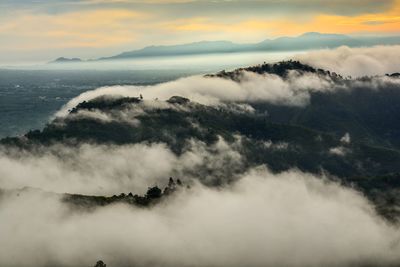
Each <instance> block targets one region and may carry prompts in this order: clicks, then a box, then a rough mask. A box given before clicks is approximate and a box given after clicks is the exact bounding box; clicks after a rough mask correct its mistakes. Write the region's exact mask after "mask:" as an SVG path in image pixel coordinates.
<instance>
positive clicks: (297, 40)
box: [52, 32, 400, 63]
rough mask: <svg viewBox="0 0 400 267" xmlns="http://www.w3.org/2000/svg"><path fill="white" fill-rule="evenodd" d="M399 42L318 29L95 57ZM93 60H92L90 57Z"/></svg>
mask: <svg viewBox="0 0 400 267" xmlns="http://www.w3.org/2000/svg"><path fill="white" fill-rule="evenodd" d="M393 44H400V36H384V37H351V36H347V35H343V34H324V33H318V32H309V33H304V34H302V35H300V36H297V37H280V38H277V39H267V40H264V41H262V42H260V43H253V44H236V43H233V42H229V41H202V42H196V43H189V44H182V45H170V46H148V47H145V48H143V49H140V50H133V51H127V52H123V53H121V54H118V55H115V56H111V57H102V58H99V59H95V60H94V61H96V60H101V61H103V60H120V59H132V58H144V57H165V56H180V55H199V54H212V53H237V52H257V51H274V52H277V51H296V50H310V49H323V48H335V47H339V46H342V45H346V46H349V47H360V46H373V45H393ZM80 61H81V60H80V59H76V58H73V59H66V58H59V59H57V60H55V61H52V63H66V62H80ZM91 61H92V60H91Z"/></svg>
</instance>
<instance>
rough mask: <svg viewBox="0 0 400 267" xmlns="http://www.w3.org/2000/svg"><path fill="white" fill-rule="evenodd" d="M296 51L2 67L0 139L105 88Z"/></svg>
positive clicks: (33, 126)
mask: <svg viewBox="0 0 400 267" xmlns="http://www.w3.org/2000/svg"><path fill="white" fill-rule="evenodd" d="M290 55H293V52H292V53H269V54H267V53H244V54H221V55H201V56H190V57H189V56H183V57H175V58H151V59H140V60H135V61H120V62H107V63H99V62H93V63H85V64H78V65H76V64H66V65H64V64H47V65H45V64H44V65H34V66H32V65H25V66H17V67H16V66H13V67H3V68H0V138H3V137H6V136H15V135H21V134H24V133H26V132H27V131H29V130H31V129H41V128H43V126H44V125H45V124H46V123H47V122H48V121H49V120H50V119H51V117H52V115H53V114H54V113H55V112H56V111H57V110H59V109H60V108H61V107H62V106H63V105H64V104H65V103H67V102H68V101H69V100H70V99H72V98H74V97H76V96H78V95H79V94H81V93H83V92H85V91H88V90H93V89H95V88H98V87H101V86H111V85H143V84H156V83H161V82H166V81H171V80H175V79H177V78H179V77H184V76H190V75H194V74H205V73H212V72H216V71H219V70H222V69H234V68H237V67H243V66H248V65H253V64H259V63H263V62H264V61H267V62H275V61H279V60H282V59H287V58H289V57H290Z"/></svg>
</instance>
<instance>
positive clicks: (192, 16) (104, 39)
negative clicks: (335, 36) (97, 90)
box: [0, 0, 400, 62]
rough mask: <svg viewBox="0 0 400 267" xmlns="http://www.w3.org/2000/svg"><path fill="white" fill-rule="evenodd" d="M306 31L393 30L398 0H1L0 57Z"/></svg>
mask: <svg viewBox="0 0 400 267" xmlns="http://www.w3.org/2000/svg"><path fill="white" fill-rule="evenodd" d="M310 31H312V32H322V33H342V34H349V35H396V34H398V33H399V32H400V0H379V1H373V0H362V1H361V0H0V62H22V61H26V62H30V61H32V62H33V61H46V60H50V59H54V58H56V57H60V56H65V57H82V58H85V59H87V58H96V57H102V56H112V55H115V54H118V53H120V52H123V51H129V50H134V49H139V48H142V47H144V46H148V45H168V44H180V43H189V42H196V41H202V40H230V41H233V42H238V43H251V42H259V41H262V40H265V39H268V38H276V37H280V36H296V35H300V34H302V33H304V32H310Z"/></svg>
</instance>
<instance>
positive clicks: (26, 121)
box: [0, 46, 400, 267]
mask: <svg viewBox="0 0 400 267" xmlns="http://www.w3.org/2000/svg"><path fill="white" fill-rule="evenodd" d="M102 64H103V63H65V65H64V64H56V65H54V64H47V65H42V66H34V67H32V66H31V67H29V68H23V67H19V68H13V69H11V68H4V69H2V70H0V77H1V78H0V93H1V96H2V97H1V100H0V112H1V114H2V116H1V117H0V119H1V120H0V126H1V129H0V138H2V139H1V140H0V218H1V219H0V237H1V238H0V248H1V249H0V266H27V267H33V266H93V264H94V263H96V262H97V261H98V260H102V261H104V262H106V263H107V266H167V267H168V266H171V267H172V266H199V267H200V266H221V267H225V266H238V267H239V266H287V267H306V266H307V267H309V266H315V267H317V266H332V267H334V266H398V264H399V263H400V228H399V225H400V224H399V222H400V197H399V196H400V195H399V194H400V182H399V181H400V180H399V179H400V176H399V173H400V165H399V162H400V105H399V103H400V74H399V72H400V46H375V47H368V48H349V47H344V46H343V47H339V48H335V49H326V50H315V51H307V52H301V53H299V52H290V53H276V54H263V53H243V54H231V55H226V54H225V55H206V56H205V55H201V56H193V57H188V56H182V57H180V58H175V59H172V58H164V59H162V60H160V59H147V60H144V59H142V60H139V61H136V62H130V63H129V62H127V61H121V62H115V63H113V62H108V63H104V64H105V65H102ZM93 66H95V68H94V67H93ZM139 66H140V67H139ZM5 77H7V78H5Z"/></svg>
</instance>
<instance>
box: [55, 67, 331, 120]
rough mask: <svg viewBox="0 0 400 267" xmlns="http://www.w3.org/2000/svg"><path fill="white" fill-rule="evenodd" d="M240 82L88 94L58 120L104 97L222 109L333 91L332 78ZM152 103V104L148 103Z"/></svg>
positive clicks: (207, 80) (192, 81)
mask: <svg viewBox="0 0 400 267" xmlns="http://www.w3.org/2000/svg"><path fill="white" fill-rule="evenodd" d="M240 80H241V81H240V82H239V83H238V82H235V81H232V80H228V79H221V78H211V77H203V76H192V77H188V78H182V79H178V80H176V81H172V82H167V83H161V84H157V85H151V86H113V87H103V88H99V89H96V90H93V91H88V92H85V93H83V94H81V95H79V96H78V97H76V98H74V99H72V100H71V101H69V102H68V103H67V104H66V105H65V106H64V107H63V108H62V109H61V110H60V111H59V112H58V113H57V114H56V116H65V115H66V114H67V113H68V110H70V109H72V108H74V107H75V106H76V105H78V104H79V103H81V102H83V101H87V100H90V99H93V98H96V97H98V96H102V95H122V96H130V97H137V96H139V94H142V95H143V96H144V98H145V99H146V100H154V99H156V98H157V99H160V100H167V99H169V98H170V97H172V96H176V95H177V96H183V97H187V98H189V99H191V100H192V101H195V102H198V103H201V104H205V105H219V104H221V102H262V101H265V102H270V103H276V104H282V105H289V106H304V105H306V104H307V103H308V101H309V99H310V92H314V91H329V90H333V89H332V88H333V86H334V84H333V82H332V81H331V80H330V78H329V77H321V76H317V75H314V74H304V75H298V74H297V73H296V72H292V73H291V74H290V75H289V77H288V79H285V80H284V79H283V78H281V77H279V76H277V75H272V74H265V75H259V74H255V73H251V72H243V73H242V75H241V78H240ZM148 103H151V102H148Z"/></svg>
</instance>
